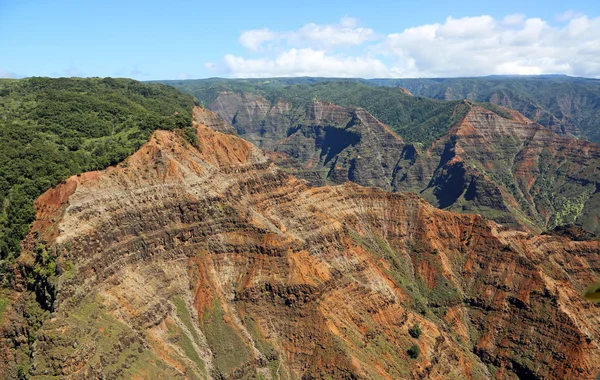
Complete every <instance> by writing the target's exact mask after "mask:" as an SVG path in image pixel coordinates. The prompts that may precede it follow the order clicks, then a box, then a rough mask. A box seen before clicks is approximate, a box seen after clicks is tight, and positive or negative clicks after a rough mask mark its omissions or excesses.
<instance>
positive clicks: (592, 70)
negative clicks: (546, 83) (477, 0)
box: [377, 16, 600, 77]
mask: <svg viewBox="0 0 600 380" xmlns="http://www.w3.org/2000/svg"><path fill="white" fill-rule="evenodd" d="M507 21H508V22H507ZM599 43H600V18H596V19H588V18H587V17H586V16H580V17H577V18H573V19H571V20H570V21H569V22H568V24H566V25H565V26H562V27H555V26H551V25H550V24H548V23H547V22H546V21H544V20H541V19H539V18H529V19H521V20H520V21H519V20H518V19H517V18H516V17H513V18H509V19H508V20H507V19H506V18H505V19H504V20H502V21H498V20H495V19H494V18H492V17H490V16H480V17H468V18H461V19H453V18H448V19H447V20H446V22H445V23H444V24H431V25H424V26H420V27H416V28H410V29H407V30H405V31H403V32H402V33H394V34H390V35H388V36H387V37H386V40H385V41H383V42H382V43H381V44H380V45H379V46H378V47H377V51H378V52H379V53H381V54H388V55H391V56H392V57H393V58H394V66H393V67H392V68H391V70H392V71H393V72H394V74H395V75H397V76H476V75H488V74H543V73H564V74H570V75H581V76H592V77H597V76H600V45H599Z"/></svg>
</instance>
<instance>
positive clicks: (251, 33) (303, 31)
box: [239, 17, 376, 51]
mask: <svg viewBox="0 0 600 380" xmlns="http://www.w3.org/2000/svg"><path fill="white" fill-rule="evenodd" d="M357 25H358V20H356V19H355V18H352V17H344V18H342V19H341V20H340V22H339V23H338V24H335V25H318V24H314V23H310V24H306V25H304V26H303V27H301V28H300V29H298V30H295V31H283V32H276V31H272V30H269V29H268V28H264V29H254V30H248V31H245V32H243V33H242V35H241V36H240V39H239V43H240V45H242V46H243V47H245V48H246V49H249V50H252V51H259V50H260V49H261V48H262V47H263V46H264V44H265V43H267V42H274V43H281V42H285V43H286V44H287V45H288V46H291V47H307V46H310V47H315V46H320V47H322V48H331V47H334V46H353V45H361V44H363V43H364V42H366V41H370V40H373V39H375V38H376V34H375V31H374V30H373V29H370V28H362V27H358V26H357Z"/></svg>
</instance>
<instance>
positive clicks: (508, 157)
mask: <svg viewBox="0 0 600 380" xmlns="http://www.w3.org/2000/svg"><path fill="white" fill-rule="evenodd" d="M211 109H213V110H214V111H215V112H216V113H217V114H218V115H219V116H220V117H222V118H224V120H226V121H227V122H230V123H231V124H232V125H233V126H234V127H235V128H236V130H237V132H238V134H239V135H240V137H243V138H245V139H247V140H248V141H251V142H253V143H256V144H258V145H260V146H261V147H263V148H264V149H266V150H270V151H274V152H275V153H276V155H275V160H276V162H277V163H278V164H279V165H281V166H282V167H284V168H287V169H289V170H291V171H292V172H293V173H294V174H295V175H297V176H299V177H302V178H305V179H307V180H309V181H310V182H311V184H312V185H324V184H327V183H334V184H340V183H343V182H345V181H347V180H351V181H354V182H356V183H358V184H360V185H365V186H378V187H381V188H382V189H385V190H391V191H412V192H416V193H419V194H421V195H422V196H423V197H425V198H426V199H427V200H428V201H429V202H430V203H432V204H433V205H435V206H437V207H440V208H443V209H449V210H453V211H460V212H475V213H480V214H482V215H484V216H487V217H490V218H492V219H494V220H496V221H497V222H500V223H503V224H510V225H513V226H515V225H522V226H525V227H526V228H529V229H533V230H534V231H538V232H539V231H541V230H546V229H551V228H554V227H555V226H557V225H561V224H566V223H578V224H581V225H583V226H584V228H586V229H588V230H591V231H594V232H596V233H597V232H600V225H599V224H598V219H599V217H600V215H599V214H600V195H599V194H598V191H597V189H598V188H600V187H599V186H598V184H599V183H600V171H599V170H598V167H600V147H599V146H598V145H596V144H593V143H589V142H586V141H581V140H576V139H573V138H569V137H565V136H560V135H558V134H555V133H553V132H551V131H550V130H548V129H546V128H544V127H542V126H541V125H539V124H537V123H534V122H532V121H530V120H529V119H527V118H525V117H524V116H523V115H521V114H520V113H518V112H515V111H511V110H508V109H500V110H499V112H500V111H502V114H499V113H495V112H492V111H490V110H487V109H484V108H482V107H480V106H477V105H475V104H474V103H471V102H469V101H465V102H463V103H462V104H461V105H460V106H459V108H457V110H456V112H464V114H465V116H464V117H463V118H462V120H460V121H459V122H458V123H457V124H456V125H454V126H453V128H451V129H450V130H449V131H448V133H447V134H446V135H445V136H443V137H442V138H441V139H439V140H437V141H435V142H434V143H433V144H432V145H431V146H429V147H422V146H417V145H412V144H405V143H404V142H403V141H402V139H401V138H400V137H398V136H397V135H396V134H395V133H394V132H393V131H391V130H390V128H388V127H387V126H385V125H384V124H382V123H380V122H379V121H378V120H376V119H375V118H374V117H373V116H371V115H370V114H369V113H368V112H366V111H365V110H363V109H361V108H342V107H337V106H335V105H333V104H325V103H321V102H315V103H313V104H312V105H311V106H310V107H308V108H307V109H297V108H296V109H295V108H293V107H292V106H291V105H289V104H287V103H285V102H284V101H283V100H279V101H278V102H277V103H276V104H275V105H271V103H270V102H269V101H268V100H266V99H264V98H262V97H260V96H259V95H253V94H234V93H222V94H221V95H219V97H217V99H216V100H215V102H214V103H213V104H212V105H211Z"/></svg>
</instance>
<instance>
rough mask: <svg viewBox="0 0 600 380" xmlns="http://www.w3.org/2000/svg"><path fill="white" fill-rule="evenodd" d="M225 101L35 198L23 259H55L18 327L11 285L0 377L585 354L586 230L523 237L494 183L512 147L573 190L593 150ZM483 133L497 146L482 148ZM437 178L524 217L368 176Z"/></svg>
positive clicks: (515, 371) (386, 366)
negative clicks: (417, 137)
mask: <svg viewBox="0 0 600 380" xmlns="http://www.w3.org/2000/svg"><path fill="white" fill-rule="evenodd" d="M223 96H227V97H233V98H235V99H241V102H240V104H243V106H240V107H239V108H236V107H235V104H234V103H233V102H232V101H231V100H228V101H227V102H225V101H224V100H223V98H221V100H220V102H221V103H217V104H220V106H219V107H220V108H218V107H217V106H214V107H211V108H213V109H214V110H215V111H216V114H215V113H212V112H210V111H209V110H206V109H201V108H196V109H195V110H194V118H195V122H194V128H195V133H196V137H197V139H196V140H195V141H196V142H194V140H193V141H192V143H190V142H189V141H187V139H185V138H184V137H183V136H182V135H181V134H179V133H177V131H164V130H159V131H156V132H154V134H153V135H152V137H151V138H150V139H149V141H148V142H147V143H146V144H145V145H143V146H142V147H141V148H140V149H139V150H138V151H137V152H136V153H134V154H133V155H131V156H130V157H128V158H127V159H126V160H124V161H123V162H121V163H119V164H118V165H116V166H112V167H109V168H108V169H106V170H101V171H92V172H87V173H83V174H81V175H76V176H73V177H70V178H69V179H68V180H66V181H65V182H64V183H61V184H59V185H58V186H56V187H54V188H52V189H50V190H48V191H47V192H45V193H44V194H43V195H42V196H41V197H39V198H38V199H37V200H36V202H35V210H36V220H35V222H34V223H33V225H32V227H31V229H30V231H29V234H28V236H27V237H26V239H25V240H24V242H23V247H24V250H23V253H22V254H21V256H20V257H19V259H18V263H19V265H20V267H21V268H25V269H24V270H23V272H27V271H29V272H33V271H35V269H36V268H39V267H40V264H44V265H47V266H50V265H53V268H55V269H54V270H55V272H56V276H55V278H52V279H51V280H50V281H48V283H46V284H39V285H40V286H42V287H43V288H42V289H37V291H36V295H37V302H39V303H40V304H41V305H45V306H44V307H45V308H46V309H47V311H48V313H49V317H48V318H46V319H43V320H40V322H39V324H38V326H36V328H37V329H36V330H35V331H33V330H32V327H29V329H30V330H29V331H27V328H25V327H23V326H25V324H24V323H23V320H24V319H27V318H30V315H28V311H27V307H26V305H27V304H28V303H29V302H32V300H31V299H28V298H27V297H31V296H32V294H31V293H29V292H27V291H24V290H23V289H20V291H19V289H17V290H15V291H12V292H11V293H10V297H9V305H8V306H7V307H6V309H5V311H4V313H3V315H2V324H1V326H2V329H1V339H3V342H2V345H1V346H2V350H1V352H0V359H1V360H2V361H3V363H5V365H3V366H0V377H16V376H17V374H18V373H19V371H21V372H25V373H27V374H28V376H30V377H31V378H34V379H35V378H65V377H68V378H81V379H84V378H118V377H127V378H134V379H139V378H188V379H195V378H238V379H239V378H264V379H280V378H284V379H296V378H305V379H310V378H349V379H360V378H375V379H376V378H380V379H398V378H414V379H419V378H431V379H452V378H455V379H465V378H468V379H490V378H499V379H514V378H533V379H545V378H556V379H563V378H593V377H594V376H595V375H596V374H597V372H598V371H599V370H600V360H599V359H600V347H599V345H598V342H599V341H600V340H599V338H600V327H599V326H600V324H599V323H598V315H599V313H598V311H599V309H598V307H597V306H596V305H594V304H592V303H589V302H587V301H585V300H584V299H583V298H582V297H581V294H582V292H583V291H584V289H585V288H586V287H587V286H588V285H589V284H591V283H592V282H593V281H594V280H595V276H596V274H597V273H598V270H600V257H599V256H598V250H599V249H600V242H599V241H598V240H593V239H589V236H587V235H586V234H581V235H578V234H577V231H575V232H573V231H571V232H570V233H569V234H565V233H561V231H556V232H553V233H546V234H538V233H537V232H539V230H541V228H540V226H541V225H542V224H540V222H539V220H543V218H544V217H545V214H544V213H543V212H541V211H539V210H541V208H540V206H539V204H538V203H535V210H536V211H533V210H531V211H527V210H528V209H527V207H526V206H527V205H529V203H527V205H525V204H524V205H521V204H520V203H519V200H520V199H517V198H516V197H515V195H514V194H515V193H514V192H509V191H506V188H505V187H500V186H499V185H498V184H497V181H495V180H494V178H493V177H492V175H494V174H497V173H498V171H497V170H499V169H497V167H498V165H500V164H499V163H502V164H503V163H504V162H505V160H507V159H508V158H507V157H511V158H513V157H519V160H517V161H515V163H514V165H511V168H514V171H511V173H512V175H513V176H514V179H513V180H514V181H516V183H517V184H518V189H519V190H520V191H521V192H522V193H523V198H524V199H526V200H531V198H534V199H535V197H534V196H533V195H532V192H531V189H535V188H536V187H535V185H534V186H531V187H529V188H527V186H530V183H531V178H532V177H531V173H548V172H549V171H544V170H542V169H543V168H544V167H545V166H544V165H547V163H548V162H549V161H544V158H543V155H542V158H541V159H539V158H536V157H539V156H540V154H541V153H540V152H545V151H552V155H553V156H552V157H558V158H563V159H564V160H563V161H565V162H566V160H567V159H568V162H566V163H564V164H562V165H560V168H558V169H552V170H553V171H552V173H557V172H560V171H561V170H563V171H564V172H565V173H567V172H568V173H569V175H570V176H572V177H573V178H582V179H581V182H582V183H581V184H579V185H578V186H580V187H579V188H577V189H576V190H574V191H582V194H583V193H584V192H585V191H588V189H591V188H593V187H594V186H596V185H595V183H594V182H593V181H591V180H589V179H588V178H590V177H588V176H587V175H588V174H589V173H593V174H594V175H595V173H596V172H595V171H594V170H595V168H593V165H592V164H591V162H595V161H593V160H595V159H597V157H598V150H597V148H596V146H595V145H593V144H590V145H586V144H581V143H579V142H573V141H575V140H564V139H566V138H564V137H561V136H558V135H555V134H553V133H552V132H550V131H548V130H546V129H543V128H542V127H540V126H539V125H537V124H535V123H532V122H530V121H529V120H527V119H525V118H524V117H522V116H520V115H518V114H516V113H513V114H512V119H510V120H509V119H505V118H502V117H501V116H499V115H497V114H495V113H493V112H491V111H489V110H485V109H482V108H480V107H477V106H476V105H473V104H469V103H462V106H463V107H466V109H467V112H466V114H465V116H464V117H463V118H461V122H460V123H459V124H457V125H456V126H455V127H453V129H452V130H451V131H450V132H449V133H448V135H447V136H446V137H445V138H444V139H443V140H441V141H438V142H436V143H435V144H434V145H433V147H431V148H427V149H423V148H421V147H419V146H415V145H410V144H406V143H404V141H403V140H402V138H400V137H399V136H398V135H396V134H395V133H394V132H393V131H392V130H390V129H389V127H387V126H386V125H384V124H382V123H380V122H379V121H377V120H376V119H375V118H374V117H372V116H371V115H370V114H369V113H367V112H366V111H364V110H362V109H359V108H343V107H337V106H334V105H331V104H327V103H322V102H315V103H314V104H312V106H311V108H309V109H308V112H307V114H306V115H304V114H302V115H301V116H302V118H303V122H302V123H296V122H295V121H293V120H292V122H291V124H290V126H291V127H294V126H297V127H298V128H295V129H292V130H288V129H287V128H286V129H282V128H281V127H279V126H281V125H282V123H281V122H282V120H288V121H289V120H291V119H290V118H292V119H293V117H294V115H297V114H296V113H294V112H289V111H290V110H291V109H288V106H287V105H286V103H285V102H283V101H282V102H277V103H276V104H274V105H271V104H267V103H265V101H263V100H261V99H260V98H250V97H248V96H244V95H235V94H233V95H232V94H226V95H223ZM232 104H234V105H232ZM249 104H250V105H249ZM227 107H230V108H227ZM232 114H233V115H234V116H233V117H229V116H231V115H232ZM217 115H219V116H221V117H223V119H224V121H223V120H220V119H219V118H218V117H217ZM309 121H310V122H309ZM244 123H246V124H245V125H247V129H242V128H241V126H242V125H244ZM300 124H302V125H301V126H300ZM233 127H235V128H236V131H234V129H233ZM517 127H518V128H517ZM245 128H246V127H245ZM251 128H254V129H251ZM223 132H225V133H223ZM242 132H243V133H242ZM235 133H237V134H239V135H240V137H244V138H246V139H248V140H249V141H250V142H248V141H245V140H243V139H242V138H240V137H237V136H235V135H234V134H235ZM331 136H334V137H335V138H333V137H331ZM498 141H502V146H501V148H502V149H501V150H494V152H495V153H494V155H490V156H485V157H483V156H478V154H479V152H481V147H486V146H487V147H488V148H490V146H489V145H487V144H491V143H492V142H495V143H497V142H498ZM253 143H256V145H254V144H253ZM259 147H260V148H259ZM555 147H559V148H555ZM261 148H264V149H265V151H266V152H264V151H263V150H261ZM316 148H317V149H316ZM475 148H477V149H476V150H474V149H475ZM494 148H495V147H494ZM490 149H491V148H490ZM552 149H555V150H552ZM490 154H491V153H490ZM515 155H516V156H515ZM490 157H491V159H490ZM484 158H485V159H484ZM584 158H585V159H584ZM555 161H556V162H557V163H559V164H561V163H563V161H561V160H559V159H556V158H555ZM298 163H301V164H302V165H299V164H298ZM479 165H481V167H479ZM484 170H485V171H484ZM584 174H585V175H584ZM578 176H579V177H578ZM536 178H539V177H536ZM401 179H402V180H401ZM347 180H352V181H354V182H356V183H353V182H348V181H347ZM453 181H464V185H463V186H462V187H460V186H458V187H456V188H458V189H462V190H461V192H460V193H459V194H458V195H457V194H453V195H452V196H453V197H455V198H456V199H460V202H457V201H456V200H455V201H454V202H453V203H451V204H453V205H459V204H462V205H467V204H469V203H468V202H471V203H470V204H471V205H475V204H477V205H484V202H485V199H490V198H487V197H485V196H484V195H485V194H488V193H494V194H500V197H498V198H493V199H495V201H494V202H497V203H498V205H496V203H493V204H490V203H485V206H486V207H489V208H490V210H500V211H502V210H503V209H502V207H506V208H507V209H510V208H511V207H512V208H513V209H517V210H519V212H522V213H523V215H525V216H524V217H523V220H525V219H526V220H527V221H529V222H530V223H529V225H528V224H527V223H525V222H523V221H521V220H518V223H519V225H520V226H521V227H520V228H519V229H514V228H512V227H507V226H506V225H502V224H499V223H497V222H495V221H492V220H489V219H486V218H484V217H482V216H480V215H476V214H472V213H468V211H470V209H469V207H468V206H467V207H466V208H465V209H464V210H461V211H465V213H463V214H458V213H453V212H449V211H446V210H440V209H438V208H436V207H434V206H433V205H432V204H430V203H428V202H426V201H425V200H424V199H423V198H421V197H420V196H418V195H417V194H414V193H411V192H387V191H385V190H394V191H400V190H403V189H411V188H412V189H421V188H422V187H423V184H425V183H432V184H431V186H428V187H427V188H426V191H421V193H422V194H423V195H424V196H425V198H427V199H428V200H429V201H430V202H431V203H433V204H435V205H437V206H440V207H443V206H444V205H445V203H444V202H446V198H445V197H447V195H444V196H442V195H441V194H442V192H444V194H447V191H448V190H447V189H449V188H450V187H449V185H450V184H452V183H454V182H453ZM560 181H562V179H558V180H556V179H555V180H553V181H552V182H553V183H556V182H558V183H560ZM585 181H589V182H585ZM534 182H535V181H534ZM571 182H574V181H571ZM571 182H569V183H571ZM314 184H317V185H319V186H316V187H315V186H312V185H314ZM361 185H365V186H361ZM561 186H562V187H561ZM566 186H567V185H566V181H565V182H564V183H563V184H562V185H560V186H558V187H556V188H557V189H562V188H566ZM452 187H453V188H455V186H454V185H453V186H452ZM384 189H385V190H384ZM440 189H441V190H440ZM523 189H527V190H528V191H529V192H524V191H523ZM581 189H583V190H581ZM515 192H516V190H515ZM471 194H474V196H471ZM527 195H530V197H529V198H528V197H527ZM589 196H595V195H589ZM511 197H512V198H511ZM513 199H517V202H516V203H517V204H518V205H515V203H514V202H513ZM451 200H452V199H451ZM436 202H437V204H436ZM477 202H479V203H477ZM532 207H533V206H532ZM447 208H448V207H447ZM584 209H585V207H584ZM594 212H596V211H594V210H582V211H580V212H579V213H580V214H581V215H584V214H582V213H592V214H590V215H592V216H591V217H593V215H595V214H593V213H594ZM510 215H515V213H514V211H510V212H507V213H506V215H505V216H503V217H506V218H508V217H509V216H510ZM585 215H587V214H585ZM579 218H581V216H579ZM516 219H517V218H515V220H516ZM503 221H504V220H503ZM508 222H509V223H508V224H510V222H512V221H511V220H508ZM536 229H537V230H536ZM17 277H18V274H17ZM416 327H418V329H417V328H416ZM417 330H418V331H419V333H415V331H417ZM30 333H33V334H34V335H35V339H34V341H33V342H30V343H31V344H29V345H28V343H27V335H28V334H30ZM30 336H31V334H30ZM23 347H29V349H30V350H31V353H30V354H29V355H26V356H22V355H20V351H19V350H23Z"/></svg>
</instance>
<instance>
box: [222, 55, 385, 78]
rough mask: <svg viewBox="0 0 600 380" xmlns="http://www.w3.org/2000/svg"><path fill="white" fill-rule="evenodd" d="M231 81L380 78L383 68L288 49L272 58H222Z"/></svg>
mask: <svg viewBox="0 0 600 380" xmlns="http://www.w3.org/2000/svg"><path fill="white" fill-rule="evenodd" d="M225 66H226V67H227V68H228V70H229V71H230V72H231V74H232V75H233V76H234V77H238V78H244V77H278V76H322V77H383V76H387V75H388V70H387V67H386V66H385V65H384V64H383V63H382V62H381V61H380V60H378V59H372V58H366V57H344V56H333V55H328V54H327V53H326V52H325V51H322V50H313V49H310V48H307V49H290V50H288V51H285V52H283V53H281V54H279V55H278V56H276V57H275V58H258V59H245V58H242V57H236V56H234V55H231V54H229V55H227V56H225Z"/></svg>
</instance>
